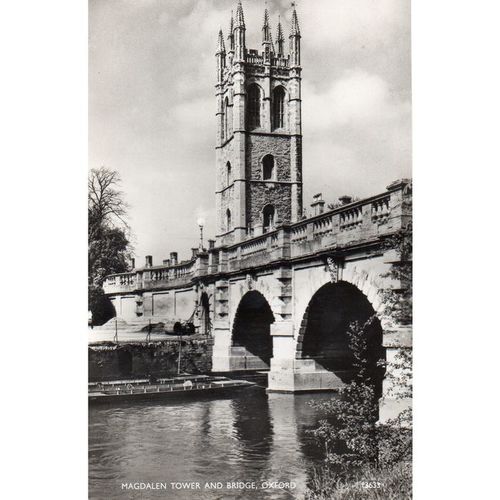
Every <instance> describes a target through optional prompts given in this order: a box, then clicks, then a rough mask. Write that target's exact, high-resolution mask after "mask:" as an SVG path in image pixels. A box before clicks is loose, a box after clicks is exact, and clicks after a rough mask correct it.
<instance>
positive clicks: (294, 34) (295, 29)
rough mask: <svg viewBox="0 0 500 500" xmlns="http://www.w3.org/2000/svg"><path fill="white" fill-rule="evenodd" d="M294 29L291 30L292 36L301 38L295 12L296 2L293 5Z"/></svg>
mask: <svg viewBox="0 0 500 500" xmlns="http://www.w3.org/2000/svg"><path fill="white" fill-rule="evenodd" d="M292 7H293V12H292V27H291V29H290V36H300V28H299V20H298V19H297V11H296V10H295V2H294V3H292Z"/></svg>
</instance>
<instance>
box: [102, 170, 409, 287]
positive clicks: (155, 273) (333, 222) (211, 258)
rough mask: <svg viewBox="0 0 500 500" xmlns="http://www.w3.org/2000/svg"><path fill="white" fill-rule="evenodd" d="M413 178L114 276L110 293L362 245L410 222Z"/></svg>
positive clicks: (191, 280)
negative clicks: (185, 257) (177, 259)
mask: <svg viewBox="0 0 500 500" xmlns="http://www.w3.org/2000/svg"><path fill="white" fill-rule="evenodd" d="M410 202H411V182H410V181H408V180H403V181H398V182H394V183H392V184H391V185H389V186H388V187H387V191H385V192H384V193H381V194H378V195H376V196H371V197H369V198H365V199H363V200H359V201H355V202H352V203H349V204H346V205H342V206H340V207H335V208H333V209H332V210H329V211H327V212H324V213H322V214H319V215H316V216H314V217H310V218H308V219H304V220H302V221H299V222H296V223H294V224H288V225H282V226H280V227H278V228H276V229H274V230H273V231H269V232H267V233H264V234H262V235H259V236H255V237H251V238H248V239H245V240H244V241H241V242H239V243H236V244H232V245H228V246H222V247H217V248H215V247H211V248H210V249H209V250H208V252H205V251H203V252H199V253H195V254H194V255H193V257H192V259H191V260H189V261H187V262H181V263H180V264H177V265H174V266H169V265H164V266H154V267H144V268H140V269H136V270H134V271H132V272H129V273H120V274H112V275H110V276H108V277H107V278H106V280H105V282H104V291H105V292H106V293H107V294H113V293H130V292H133V291H140V290H154V289H161V288H175V287H183V286H190V285H192V284H194V283H195V282H196V281H197V280H199V279H201V278H204V277H207V278H210V277H214V278H215V279H216V277H217V276H218V275H221V274H222V275H224V274H228V273H229V274H231V273H237V272H239V271H243V272H247V271H251V270H252V269H255V268H259V267H261V266H268V265H269V264H273V263H279V262H284V261H288V260H294V259H297V258H299V259H300V258H307V257H308V256H314V255H315V254H316V253H318V252H324V251H325V250H329V249H342V248H349V247H354V246H357V245H363V244H365V243H369V242H371V241H376V240H377V239H379V238H380V237H383V236H388V235H390V234H393V233H395V232H397V231H398V230H400V229H401V228H403V227H404V226H405V225H406V224H407V223H408V222H409V221H410V220H411V206H410Z"/></svg>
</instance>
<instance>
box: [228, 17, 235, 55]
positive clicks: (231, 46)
mask: <svg viewBox="0 0 500 500" xmlns="http://www.w3.org/2000/svg"><path fill="white" fill-rule="evenodd" d="M233 32H234V19H233V11H231V19H230V21H229V34H228V35H227V39H228V41H229V51H230V52H232V51H234V33H233Z"/></svg>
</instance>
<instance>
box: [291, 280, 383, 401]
mask: <svg viewBox="0 0 500 500" xmlns="http://www.w3.org/2000/svg"><path fill="white" fill-rule="evenodd" d="M371 317H373V321H372V322H371V323H370V324H369V325H368V326H367V327H366V328H365V333H364V334H365V335H366V339H367V353H366V354H367V358H368V367H369V375H370V376H371V377H372V379H373V381H374V383H375V390H376V392H377V394H378V395H381V394H382V381H383V377H384V369H383V368H382V367H380V366H378V361H379V360H385V349H384V347H383V345H382V340H383V331H382V326H381V324H380V320H379V319H378V317H377V316H376V312H375V310H374V308H373V306H372V304H371V303H370V301H369V300H368V298H367V297H366V295H365V294H364V293H363V292H362V291H361V290H359V289H358V288H357V287H356V286H354V285H352V284H351V283H348V282H346V281H339V282H337V283H327V284H325V285H323V286H322V287H321V288H319V289H318V290H317V291H316V293H315V294H314V295H313V296H312V298H311V300H310V301H309V304H308V306H307V308H306V311H305V313H304V316H303V319H302V323H301V326H300V331H299V338H298V343H297V357H298V358H299V359H314V360H315V362H316V363H317V365H319V366H320V367H322V368H324V369H326V370H328V371H331V372H333V373H334V374H335V375H337V376H338V377H339V378H340V380H341V381H342V382H345V383H349V382H351V381H352V380H353V378H354V376H355V375H356V371H355V367H354V365H353V363H354V361H355V360H354V356H353V353H352V350H351V347H350V345H349V344H350V339H349V335H348V330H349V325H350V324H351V323H353V322H355V321H356V322H358V323H359V324H360V325H363V324H365V323H366V321H367V320H368V319H369V318H371Z"/></svg>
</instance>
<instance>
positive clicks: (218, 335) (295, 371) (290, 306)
mask: <svg viewBox="0 0 500 500" xmlns="http://www.w3.org/2000/svg"><path fill="white" fill-rule="evenodd" d="M319 211H322V210H319ZM409 224H411V183H410V182H409V181H406V180H404V181H398V182H395V183H393V184H391V185H390V186H388V188H387V190H386V191H385V192H383V193H381V194H379V195H377V196H372V197H369V198H366V199H363V200H360V201H356V202H351V203H346V204H344V205H342V206H339V207H337V208H334V209H332V210H329V211H324V212H322V213H318V215H316V216H314V217H310V218H308V219H305V220H302V221H299V222H297V223H294V224H289V225H281V226H279V227H276V228H274V229H273V230H271V231H269V232H267V233H264V234H262V235H258V236H251V237H248V238H247V239H244V240H243V241H242V242H239V243H237V244H233V245H227V246H219V247H216V245H215V242H214V241H210V242H209V248H208V249H207V250H205V249H203V250H198V249H193V255H192V258H191V259H190V260H189V261H183V262H180V263H177V262H176V260H177V258H176V254H171V259H170V260H167V261H164V264H163V265H161V266H155V265H153V263H152V259H151V258H147V265H146V266H145V267H141V268H136V269H134V270H133V271H132V272H129V273H122V274H115V275H111V276H108V278H107V279H106V282H105V285H104V289H105V292H106V294H108V295H109V297H110V299H111V301H112V302H113V304H114V307H115V310H116V314H117V316H118V317H121V318H122V319H123V320H125V321H126V322H129V323H134V322H135V323H146V322H149V321H152V322H159V321H162V320H164V319H171V318H180V319H184V320H186V319H188V318H192V319H193V321H194V322H195V324H196V326H197V328H198V331H199V332H200V333H201V334H206V335H211V336H213V342H214V345H213V370H214V371H228V372H229V371H235V370H258V369H262V370H269V374H268V390H269V391H281V392H300V391H314V390H325V389H335V388H338V387H339V386H341V385H342V384H343V383H345V382H348V381H349V380H350V377H351V376H352V357H351V355H350V351H349V347H348V337H347V333H346V332H347V328H348V325H349V324H350V323H351V322H352V321H360V322H364V321H365V320H367V319H368V318H369V317H371V316H373V315H376V318H377V319H376V320H375V321H374V322H373V323H372V325H371V327H370V329H369V332H368V333H367V335H368V336H369V346H370V352H371V355H372V356H373V361H374V362H376V360H377V359H380V358H381V357H382V358H383V357H385V358H386V359H387V360H388V361H390V360H391V359H392V358H393V357H394V355H395V354H396V353H397V351H398V349H401V348H409V347H410V346H411V330H410V326H407V325H401V324H397V323H395V322H394V321H393V320H392V319H391V318H389V317H385V316H384V314H383V304H382V303H381V291H383V290H387V289H389V288H400V287H401V286H402V285H401V284H400V283H396V282H394V281H393V280H392V279H390V278H389V277H388V276H387V273H388V272H389V271H390V269H391V266H392V265H394V264H395V263H396V264H397V262H398V259H399V257H398V253H397V251H396V250H394V249H390V248H389V249H388V246H387V245H384V241H386V240H387V238H388V237H390V236H391V235H394V234H396V233H398V232H399V231H401V230H402V229H403V228H405V227H407V226H408V225H409ZM380 391H381V394H383V395H385V399H384V402H385V404H389V403H390V401H389V399H388V398H387V395H388V382H387V377H385V378H384V373H383V371H382V372H381V373H380Z"/></svg>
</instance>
